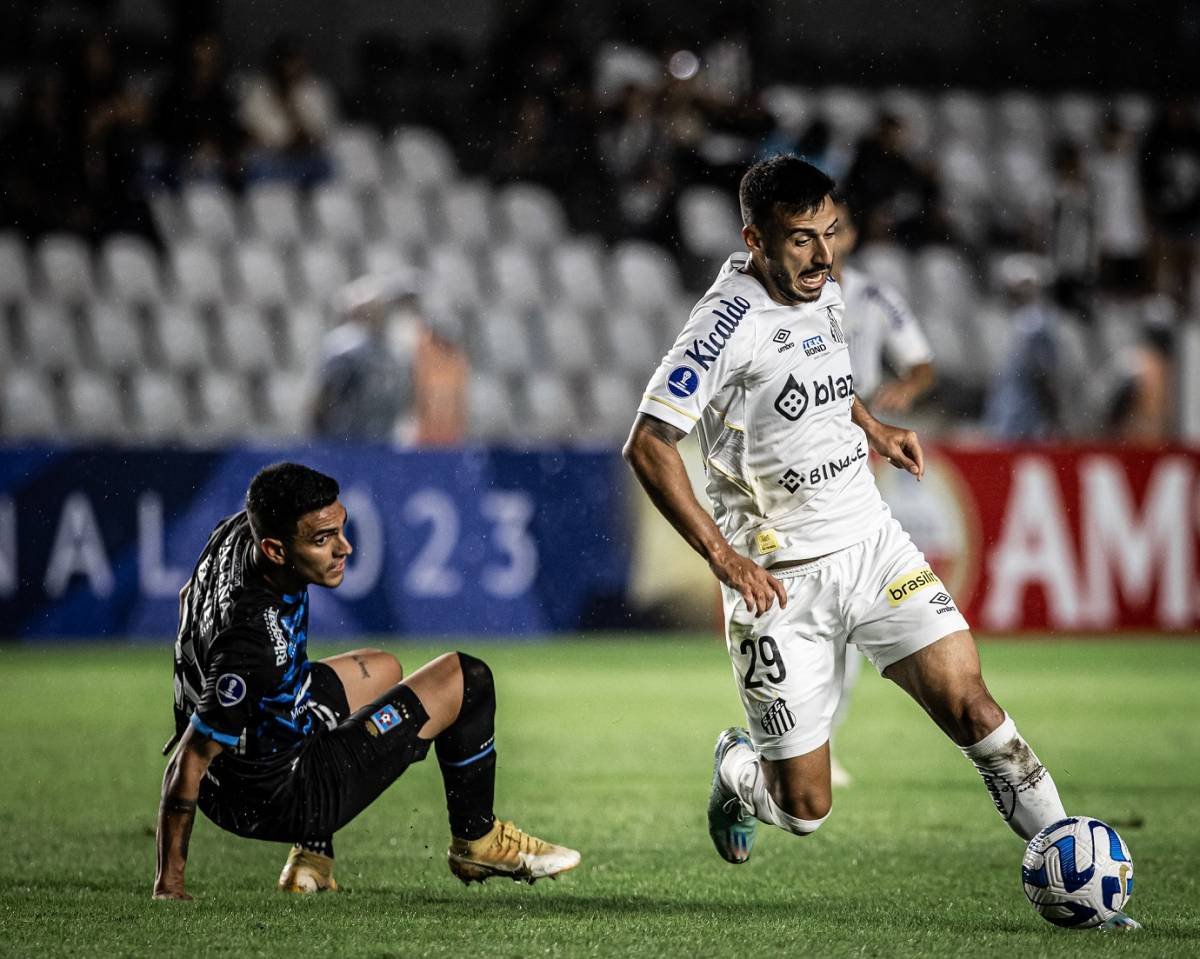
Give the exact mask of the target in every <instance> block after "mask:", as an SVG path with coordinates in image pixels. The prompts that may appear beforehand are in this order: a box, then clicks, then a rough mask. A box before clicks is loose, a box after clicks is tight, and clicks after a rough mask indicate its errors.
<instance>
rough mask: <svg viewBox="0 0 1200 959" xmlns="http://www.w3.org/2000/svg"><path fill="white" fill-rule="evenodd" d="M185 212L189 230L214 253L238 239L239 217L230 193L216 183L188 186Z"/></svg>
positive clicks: (185, 193)
mask: <svg viewBox="0 0 1200 959" xmlns="http://www.w3.org/2000/svg"><path fill="white" fill-rule="evenodd" d="M183 209H184V216H185V218H186V220H187V224H188V229H189V230H190V231H191V233H192V235H193V236H195V237H196V238H197V239H200V240H202V241H203V242H205V243H207V244H208V245H209V246H211V247H213V248H214V249H223V248H224V247H226V246H228V245H229V244H231V243H233V242H234V241H235V240H236V239H237V232H238V231H237V216H236V215H235V212H234V203H233V198H232V197H231V196H230V195H229V191H228V190H226V189H225V188H224V187H222V186H217V185H216V184H214V183H188V184H185V185H184V188H183Z"/></svg>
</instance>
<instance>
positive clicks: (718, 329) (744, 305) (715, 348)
mask: <svg viewBox="0 0 1200 959" xmlns="http://www.w3.org/2000/svg"><path fill="white" fill-rule="evenodd" d="M721 305H722V306H724V307H725V312H724V313H722V312H721V311H720V310H713V311H712V312H713V313H714V314H715V315H716V317H717V322H716V324H715V325H714V326H713V328H712V331H711V332H710V333H708V335H706V336H705V337H704V338H703V339H699V338H697V339H694V340H692V348H691V349H690V350H684V351H683V354H684V356H686V357H687V358H688V359H689V360H691V361H692V362H693V363H696V364H698V365H699V367H700V369H702V370H707V369H708V367H709V364H711V363H715V362H717V357H718V356H720V355H721V351H722V350H724V349H725V344H726V343H728V342H729V341H730V339H732V337H733V334H734V333H735V332H736V331H737V328H738V326H739V325H740V324H741V322H742V317H744V316H745V315H746V313H747V312H749V310H750V301H749V300H747V299H746V298H745V297H744V296H735V297H734V298H733V299H732V300H722V301H721Z"/></svg>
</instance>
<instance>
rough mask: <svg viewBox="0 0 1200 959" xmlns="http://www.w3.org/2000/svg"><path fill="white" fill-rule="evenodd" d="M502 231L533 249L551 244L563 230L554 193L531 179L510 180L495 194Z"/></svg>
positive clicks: (552, 244) (560, 214)
mask: <svg viewBox="0 0 1200 959" xmlns="http://www.w3.org/2000/svg"><path fill="white" fill-rule="evenodd" d="M496 205H497V207H498V209H499V212H500V217H501V220H502V221H503V225H504V231H505V234H506V235H507V236H508V238H509V240H510V241H511V242H513V243H519V244H521V245H523V246H527V247H531V248H533V249H538V250H541V249H546V248H548V247H551V246H554V245H555V244H557V243H558V242H559V240H560V239H561V238H562V237H563V236H564V235H565V234H566V232H567V226H566V224H567V218H566V216H565V214H564V213H563V210H562V206H561V205H560V204H559V202H558V197H556V196H555V195H554V194H553V193H551V192H550V191H549V190H547V189H546V188H545V187H544V186H539V185H537V184H535V183H510V184H509V185H508V186H505V187H503V188H502V189H501V190H500V192H499V194H498V195H497V197H496Z"/></svg>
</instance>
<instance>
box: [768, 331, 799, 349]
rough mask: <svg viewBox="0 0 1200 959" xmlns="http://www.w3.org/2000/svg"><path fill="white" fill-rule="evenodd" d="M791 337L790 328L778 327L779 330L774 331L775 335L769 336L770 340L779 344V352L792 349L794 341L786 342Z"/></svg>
mask: <svg viewBox="0 0 1200 959" xmlns="http://www.w3.org/2000/svg"><path fill="white" fill-rule="evenodd" d="M791 337H792V331H791V330H783V329H780V330H776V331H775V335H774V336H773V337H771V342H772V343H779V344H780V347H779V352H780V353H786V352H787V351H788V350H790V349H793V348H794V347H795V346H796V344H795V343H789V342H788V340H790V339H791Z"/></svg>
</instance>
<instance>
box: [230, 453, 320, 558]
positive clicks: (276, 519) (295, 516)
mask: <svg viewBox="0 0 1200 959" xmlns="http://www.w3.org/2000/svg"><path fill="white" fill-rule="evenodd" d="M338 492H339V487H338V481H337V480H335V479H334V478H333V477H332V476H326V475H325V474H324V473H318V472H317V471H316V470H314V469H310V468H309V467H307V466H301V465H300V464H299V463H274V464H272V465H271V466H265V467H263V468H262V469H261V470H259V471H258V472H257V473H256V474H255V476H254V479H252V480H251V481H250V488H249V489H247V490H246V515H247V516H248V517H249V518H250V528H251V529H252V530H253V531H254V538H255V540H258V541H261V540H263V539H266V538H268V537H269V538H271V539H279V540H283V541H284V542H285V543H286V542H290V541H291V540H292V538H293V537H294V536H295V535H296V528H297V524H298V523H299V520H300V517H301V516H303V515H304V514H305V513H311V512H312V511H313V510H318V509H322V508H323V507H326V506H328V505H329V504H330V503H332V502H333V501H334V500H336V499H337V498H338Z"/></svg>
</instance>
